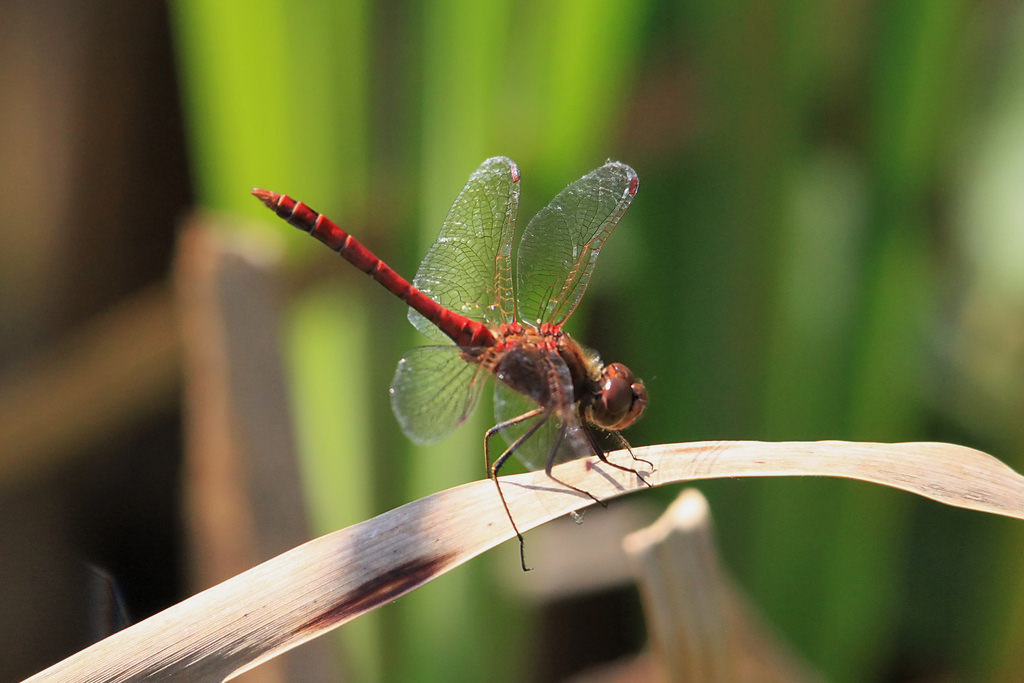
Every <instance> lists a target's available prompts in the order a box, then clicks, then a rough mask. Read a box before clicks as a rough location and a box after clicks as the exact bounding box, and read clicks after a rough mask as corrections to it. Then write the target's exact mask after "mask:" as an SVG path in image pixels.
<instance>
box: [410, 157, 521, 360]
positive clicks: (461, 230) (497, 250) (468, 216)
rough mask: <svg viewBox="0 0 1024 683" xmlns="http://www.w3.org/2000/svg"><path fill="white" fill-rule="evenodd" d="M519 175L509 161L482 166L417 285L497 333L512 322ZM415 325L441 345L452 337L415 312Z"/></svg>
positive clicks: (450, 214) (424, 265) (423, 266)
mask: <svg viewBox="0 0 1024 683" xmlns="http://www.w3.org/2000/svg"><path fill="white" fill-rule="evenodd" d="M518 210H519V170H518V168H517V167H516V165H515V163H514V162H513V161H512V160H511V159H508V158H507V157H493V158H491V159H488V160H487V161H485V162H484V163H483V164H481V165H480V168H478V169H477V170H476V171H474V172H473V175H471V176H470V177H469V181H468V182H466V186H465V187H463V188H462V191H461V192H460V193H459V196H458V197H457V198H456V199H455V202H454V203H453V204H452V208H451V209H450V210H449V212H448V216H447V217H446V218H445V220H444V224H443V225H442V226H441V233H440V234H439V235H438V236H437V241H436V242H434V244H433V245H432V246H431V247H430V250H429V251H427V255H426V256H425V257H424V258H423V262H422V263H421V264H420V268H419V270H418V271H417V273H416V277H415V278H414V279H413V284H414V285H415V286H416V287H417V288H418V289H420V290H421V291H423V293H424V294H426V295H427V296H429V297H430V298H431V299H433V300H434V301H436V302H438V303H439V304H441V305H442V306H444V307H445V308H449V309H451V310H453V311H455V312H456V313H461V314H462V315H464V316H466V317H468V318H470V319H472V320H479V321H482V322H484V323H486V324H487V325H488V326H490V327H497V326H498V325H499V324H501V323H503V322H509V321H511V319H512V315H513V313H512V309H513V306H512V259H511V254H512V239H513V236H514V233H515V227H516V215H517V213H518ZM409 321H410V322H411V323H412V324H413V325H414V326H415V327H416V329H417V330H419V331H420V332H422V333H423V334H425V335H426V336H427V337H429V338H430V339H431V340H433V341H436V342H438V343H443V342H450V340H449V339H448V337H447V335H445V334H444V333H443V332H441V331H440V330H439V329H437V328H436V327H435V326H434V325H433V323H431V322H430V321H429V320H427V319H426V318H424V317H423V316H422V315H420V314H419V313H417V312H416V311H414V310H410V311H409Z"/></svg>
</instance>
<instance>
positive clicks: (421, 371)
mask: <svg viewBox="0 0 1024 683" xmlns="http://www.w3.org/2000/svg"><path fill="white" fill-rule="evenodd" d="M486 375H487V373H486V372H484V371H483V369H482V368H481V367H480V366H479V365H476V364H474V363H469V362H467V361H466V360H465V359H464V358H463V357H462V349H461V348H459V347H458V346H454V345H452V344H447V345H445V346H419V347H416V348H414V349H411V350H410V351H409V352H408V353H406V354H405V356H404V357H403V358H402V359H401V360H400V361H398V368H397V369H396V370H395V379H394V380H393V381H392V382H391V408H392V409H393V410H394V411H395V417H396V418H398V424H399V425H401V427H402V431H403V432H405V435H406V436H408V437H409V438H410V439H411V440H412V441H414V442H415V443H418V444H420V445H429V444H432V443H436V442H438V441H440V440H441V439H443V438H444V437H445V436H447V435H448V434H450V433H451V431H452V430H453V429H455V428H456V427H458V426H459V425H460V424H462V423H463V422H464V421H465V419H466V418H467V417H468V416H469V414H470V413H471V412H473V408H474V407H475V406H476V404H477V401H478V400H479V399H480V390H481V389H482V388H483V385H484V383H485V379H486Z"/></svg>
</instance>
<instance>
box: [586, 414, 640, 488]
mask: <svg viewBox="0 0 1024 683" xmlns="http://www.w3.org/2000/svg"><path fill="white" fill-rule="evenodd" d="M583 431H584V432H585V433H586V435H587V440H588V441H589V442H590V447H591V448H592V449H593V451H594V454H595V455H596V456H597V458H598V459H599V460H600V461H601V462H603V463H604V464H606V465H608V466H610V467H614V468H615V469H617V470H622V471H623V472H629V473H630V474H635V475H636V477H637V479H639V480H640V481H642V482H643V483H645V484H647V486H648V487H649V488H653V487H654V484H652V483H651V482H649V481H647V479H645V478H644V475H642V474H640V472H638V471H637V470H635V469H633V468H632V467H626V466H625V465H619V464H618V463H614V462H612V461H611V460H609V459H608V456H607V454H606V453H605V452H604V449H603V448H601V444H599V443H598V441H597V437H596V436H595V435H594V431H593V430H592V429H589V428H588V427H586V426H584V428H583ZM611 434H612V435H613V437H614V438H616V439H618V441H619V445H620V446H622V447H623V448H625V449H626V451H627V452H628V453H629V457H631V458H633V460H634V462H642V463H644V464H646V465H649V466H650V467H651V469H652V470H653V469H654V463H652V462H651V461H650V460H644V459H643V458H638V457H636V455H634V454H633V449H632V448H630V446H629V442H628V441H626V438H625V437H624V436H622V434H619V433H618V432H611Z"/></svg>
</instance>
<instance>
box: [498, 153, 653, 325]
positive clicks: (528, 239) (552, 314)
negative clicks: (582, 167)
mask: <svg viewBox="0 0 1024 683" xmlns="http://www.w3.org/2000/svg"><path fill="white" fill-rule="evenodd" d="M638 184H639V180H638V178H637V175H636V171H634V170H633V169H632V168H630V167H629V166H627V165H625V164H622V163H619V162H617V161H609V162H608V163H606V164H605V165H604V166H602V167H600V168H598V169H595V170H593V171H591V172H590V173H588V174H587V175H585V176H583V177H582V178H580V179H579V180H577V181H576V182H574V183H572V184H571V185H569V186H568V187H566V188H565V189H564V190H562V191H561V192H559V193H558V196H556V197H555V198H554V199H553V200H551V203H550V204H548V205H547V206H546V207H545V208H544V209H542V210H541V211H540V212H538V213H537V215H536V216H534V217H533V219H532V220H531V221H530V224H529V225H528V226H526V231H525V232H524V233H523V239H522V243H521V244H520V245H519V263H518V275H517V280H518V285H519V287H518V292H519V311H518V312H519V319H520V320H521V321H522V322H526V323H529V324H531V325H534V326H538V325H540V324H541V323H546V322H550V323H555V324H561V323H563V322H565V320H566V318H568V317H569V315H570V314H571V313H572V312H573V310H575V308H576V305H577V304H578V303H579V301H580V298H581V297H582V296H583V292H584V291H586V289H587V283H589V282H590V275H591V273H593V271H594V263H595V262H596V261H597V256H598V254H599V253H600V252H601V247H603V246H604V243H605V241H606V240H607V239H608V236H609V235H611V233H612V230H614V229H615V226H616V225H618V223H619V219H621V218H622V216H623V214H625V213H626V210H627V209H628V208H629V205H630V203H631V202H632V201H633V197H634V196H635V195H636V190H637V186H638Z"/></svg>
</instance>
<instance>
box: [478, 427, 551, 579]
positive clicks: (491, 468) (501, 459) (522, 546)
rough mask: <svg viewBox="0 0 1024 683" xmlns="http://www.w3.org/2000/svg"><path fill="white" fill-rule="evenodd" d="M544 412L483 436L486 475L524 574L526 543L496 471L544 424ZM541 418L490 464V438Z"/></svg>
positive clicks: (528, 569) (493, 428) (497, 428)
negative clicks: (508, 524)
mask: <svg viewBox="0 0 1024 683" xmlns="http://www.w3.org/2000/svg"><path fill="white" fill-rule="evenodd" d="M544 412H545V410H544V408H535V409H534V410H531V411H528V412H525V413H523V414H522V415H520V416H518V417H514V418H512V419H511V420H505V421H504V422H499V423H498V424H496V425H494V426H493V427H491V428H490V429H488V430H487V432H486V433H485V434H484V466H485V467H486V469H487V475H488V476H489V477H490V478H491V479H493V480H494V485H495V486H496V487H497V488H498V497H499V498H501V504H502V506H503V507H504V508H505V514H506V515H508V521H509V522H511V523H512V530H513V531H515V532H516V538H517V539H518V540H519V563H520V564H521V565H522V567H523V571H524V572H528V571H530V568H529V567H527V566H526V542H525V541H524V540H523V535H522V534H521V533H519V527H517V526H516V520H515V519H513V517H512V511H511V510H509V509H508V502H507V501H506V500H505V494H504V492H502V490H501V483H500V482H499V481H498V470H500V469H501V467H502V465H504V464H505V463H506V462H508V459H509V457H511V455H512V454H513V453H515V451H516V449H517V448H519V446H520V444H522V443H523V442H524V441H526V440H527V439H528V438H530V437H531V436H533V434H534V432H536V431H537V430H538V429H540V426H541V425H542V424H544V422H545V419H546V417H545V416H543V413H544ZM538 416H541V419H539V420H537V421H536V422H535V423H534V424H532V425H530V428H529V429H527V430H526V432H524V433H523V434H522V435H521V436H520V437H519V438H518V439H516V440H515V441H514V442H513V443H512V444H511V445H510V446H509V447H508V448H506V449H505V451H504V452H503V453H502V454H501V455H499V456H498V459H497V460H495V461H494V464H493V465H492V464H491V437H493V436H494V435H495V434H497V433H498V432H500V431H501V430H503V429H508V428H509V427H512V426H514V425H517V424H519V423H520V422H525V421H526V420H529V419H531V418H534V417H538Z"/></svg>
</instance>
